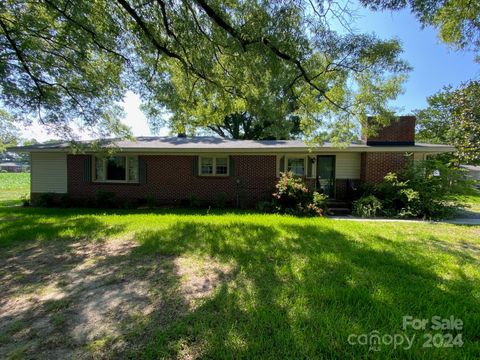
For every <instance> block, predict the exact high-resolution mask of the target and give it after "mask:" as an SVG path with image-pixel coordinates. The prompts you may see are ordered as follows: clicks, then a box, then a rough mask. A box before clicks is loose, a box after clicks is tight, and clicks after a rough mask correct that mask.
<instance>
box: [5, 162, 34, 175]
mask: <svg viewBox="0 0 480 360" xmlns="http://www.w3.org/2000/svg"><path fill="white" fill-rule="evenodd" d="M29 168H30V166H29V165H27V164H24V163H18V162H1V163H0V171H1V172H3V171H6V172H13V173H19V172H26V171H28V170H29Z"/></svg>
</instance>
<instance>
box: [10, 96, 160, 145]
mask: <svg viewBox="0 0 480 360" xmlns="http://www.w3.org/2000/svg"><path fill="white" fill-rule="evenodd" d="M123 109H124V111H125V118H124V119H123V120H122V122H123V123H124V124H126V125H127V126H128V127H130V129H131V131H132V133H133V135H134V136H152V132H151V131H150V128H149V126H148V123H147V119H146V117H145V115H144V114H143V113H142V111H141V110H140V98H139V97H138V96H137V95H136V94H134V93H133V92H131V91H128V92H127V94H126V96H125V98H124V101H123ZM71 127H72V128H73V130H74V133H75V134H76V135H77V136H78V137H79V138H80V139H82V140H86V139H89V138H91V136H89V134H87V133H83V132H82V129H81V128H80V127H78V126H77V125H76V124H74V123H72V124H71ZM19 130H20V132H21V134H22V137H23V138H25V139H32V138H33V139H36V140H37V141H39V142H43V141H46V140H50V139H55V138H58V136H56V135H55V134H49V133H48V132H47V130H46V129H45V128H44V127H43V126H42V125H40V124H39V123H37V122H34V123H32V124H31V125H29V126H22V127H19ZM168 134H169V130H168V128H166V127H163V128H161V129H160V134H159V135H160V136H167V135H168Z"/></svg>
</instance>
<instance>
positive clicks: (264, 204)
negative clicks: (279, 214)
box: [256, 200, 273, 213]
mask: <svg viewBox="0 0 480 360" xmlns="http://www.w3.org/2000/svg"><path fill="white" fill-rule="evenodd" d="M256 208H257V210H258V211H260V212H263V213H271V212H273V205H272V202H271V201H268V200H262V201H259V202H258V203H257V206H256Z"/></svg>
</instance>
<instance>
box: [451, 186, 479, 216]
mask: <svg viewBox="0 0 480 360" xmlns="http://www.w3.org/2000/svg"><path fill="white" fill-rule="evenodd" d="M455 199H456V200H457V201H459V202H461V203H463V204H465V205H466V207H465V209H464V210H463V212H465V213H472V212H473V213H480V190H477V189H474V188H472V189H470V190H469V191H468V192H467V193H466V194H463V195H458V196H456V198H455Z"/></svg>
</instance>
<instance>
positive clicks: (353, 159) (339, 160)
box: [335, 153, 361, 179]
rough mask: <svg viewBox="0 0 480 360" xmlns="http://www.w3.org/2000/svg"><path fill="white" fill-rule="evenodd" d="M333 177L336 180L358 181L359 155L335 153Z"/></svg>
mask: <svg viewBox="0 0 480 360" xmlns="http://www.w3.org/2000/svg"><path fill="white" fill-rule="evenodd" d="M335 155H336V164H335V177H336V178H337V179H360V165H361V160H360V157H361V154H360V153H337V154H335Z"/></svg>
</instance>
